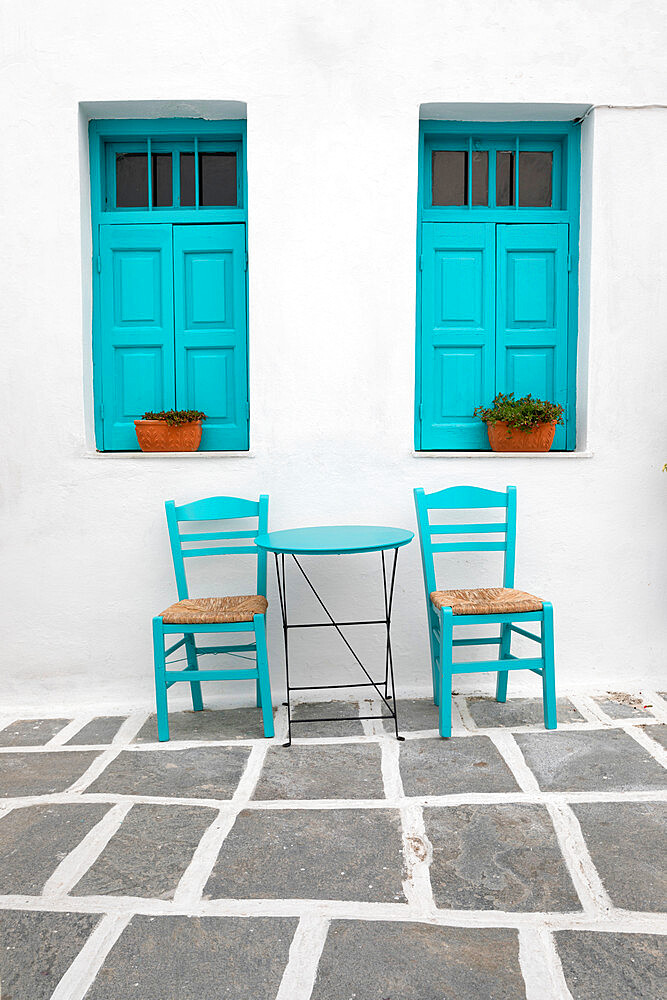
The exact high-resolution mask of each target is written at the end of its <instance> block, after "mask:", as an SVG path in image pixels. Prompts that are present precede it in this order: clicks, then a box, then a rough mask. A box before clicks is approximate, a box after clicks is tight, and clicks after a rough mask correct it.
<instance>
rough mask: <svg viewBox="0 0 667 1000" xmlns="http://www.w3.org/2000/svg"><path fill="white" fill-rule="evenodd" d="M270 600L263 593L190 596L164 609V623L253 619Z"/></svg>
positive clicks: (197, 623)
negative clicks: (230, 595) (240, 595)
mask: <svg viewBox="0 0 667 1000" xmlns="http://www.w3.org/2000/svg"><path fill="white" fill-rule="evenodd" d="M267 607H268V601H267V600H266V598H265V597H262V596H261V594H247V595H245V596H243V597H188V598H186V599H185V600H183V601H178V602H177V603H176V604H172V605H171V606H170V607H168V608H167V610H166V611H163V612H162V615H161V617H162V621H163V622H164V623H165V625H217V624H222V623H223V622H251V621H252V618H253V615H263V614H265V613H266V609H267Z"/></svg>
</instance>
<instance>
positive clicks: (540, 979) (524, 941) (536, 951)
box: [519, 925, 573, 1000]
mask: <svg viewBox="0 0 667 1000" xmlns="http://www.w3.org/2000/svg"><path fill="white" fill-rule="evenodd" d="M519 965H520V967H521V972H522V973H523V978H524V982H525V984H526V1000H573V997H572V994H571V993H570V991H569V989H568V988H567V983H566V982H565V976H564V975H563V967H562V966H561V963H560V958H559V957H558V954H557V952H556V946H555V944H554V940H553V935H552V934H550V933H549V931H548V930H547V929H546V927H544V926H543V925H538V926H537V927H523V928H521V930H520V931H519Z"/></svg>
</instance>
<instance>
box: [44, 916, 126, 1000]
mask: <svg viewBox="0 0 667 1000" xmlns="http://www.w3.org/2000/svg"><path fill="white" fill-rule="evenodd" d="M131 919H132V914H131V913H107V914H106V915H105V916H104V917H103V918H102V920H101V921H100V922H99V924H98V925H97V927H96V928H95V930H94V931H93V932H92V934H91V935H90V937H89V938H88V940H87V941H86V943H85V944H84V946H83V948H82V949H81V951H80V952H79V954H78V955H77V956H76V958H75V959H74V961H73V962H72V964H71V965H70V967H69V969H68V970H67V972H66V973H65V975H64V976H63V977H62V979H61V980H60V982H59V983H58V985H57V986H56V988H55V990H54V991H53V993H52V994H51V1000H83V998H84V997H85V996H86V994H87V993H88V990H89V989H90V987H91V986H92V984H93V982H94V981H95V977H96V976H97V973H98V972H99V971H100V969H101V967H102V965H103V964H104V960H105V959H106V957H107V955H108V954H109V952H110V951H111V949H112V948H113V946H114V945H115V943H116V941H117V940H118V938H119V937H120V935H121V934H122V933H123V931H124V930H125V928H126V927H127V925H128V924H129V922H130V920H131Z"/></svg>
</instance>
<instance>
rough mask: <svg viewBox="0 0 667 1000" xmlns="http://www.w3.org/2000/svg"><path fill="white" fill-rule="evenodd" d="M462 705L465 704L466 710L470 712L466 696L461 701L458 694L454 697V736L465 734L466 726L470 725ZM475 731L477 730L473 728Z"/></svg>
mask: <svg viewBox="0 0 667 1000" xmlns="http://www.w3.org/2000/svg"><path fill="white" fill-rule="evenodd" d="M462 706H464V707H465V711H466V712H468V705H467V702H466V700H465V698H462V699H461V701H459V696H458V695H457V696H456V697H455V698H452V736H463V735H464V734H465V732H466V728H467V727H468V723H467V722H466V720H465V719H464V717H463V708H462ZM468 714H469V713H468ZM471 718H472V717H471ZM473 732H475V730H473ZM437 735H439V734H437Z"/></svg>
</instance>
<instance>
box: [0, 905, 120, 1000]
mask: <svg viewBox="0 0 667 1000" xmlns="http://www.w3.org/2000/svg"><path fill="white" fill-rule="evenodd" d="M100 919H101V918H100V917H99V916H98V915H97V914H93V913H36V912H30V911H29V910H0V973H1V978H2V997H3V1000H49V997H50V996H51V995H52V993H53V991H54V989H55V988H56V986H57V985H58V982H59V981H60V980H61V979H62V977H63V975H64V974H65V972H66V971H67V969H68V968H69V966H70V965H71V964H72V962H73V960H74V959H75V958H76V956H77V955H78V953H79V952H80V951H81V948H82V947H83V946H84V944H85V943H86V940H87V938H88V937H89V935H90V934H91V932H92V931H93V930H94V928H95V926H96V925H97V924H98V923H99V921H100Z"/></svg>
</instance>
